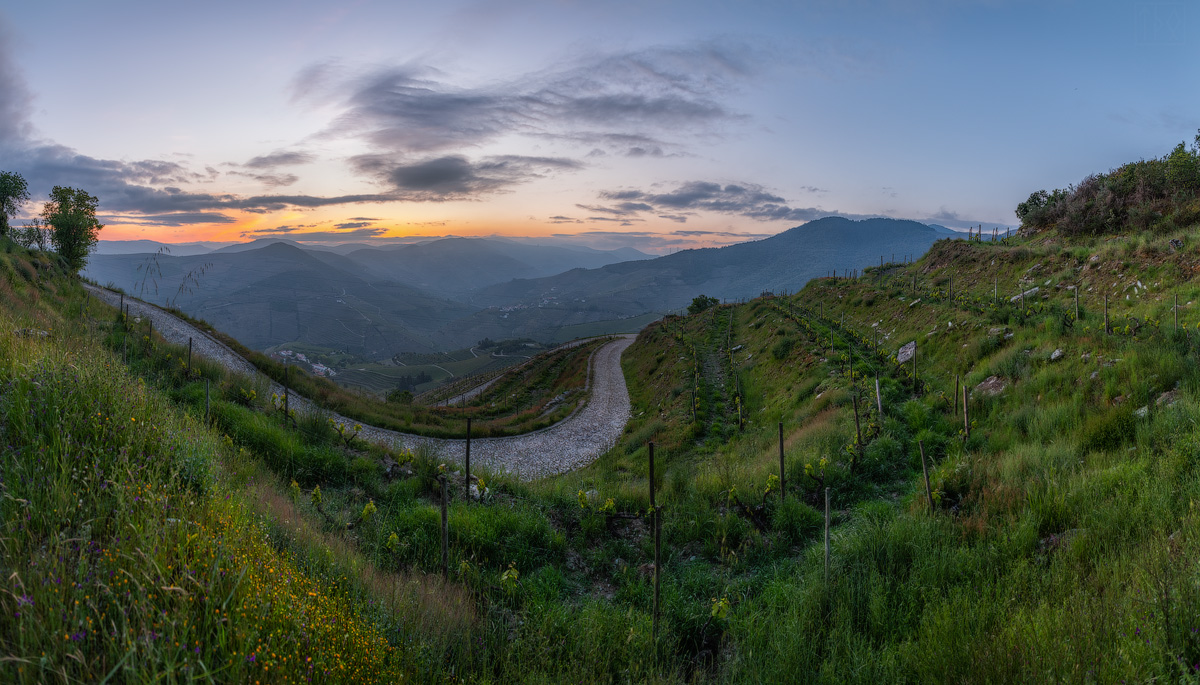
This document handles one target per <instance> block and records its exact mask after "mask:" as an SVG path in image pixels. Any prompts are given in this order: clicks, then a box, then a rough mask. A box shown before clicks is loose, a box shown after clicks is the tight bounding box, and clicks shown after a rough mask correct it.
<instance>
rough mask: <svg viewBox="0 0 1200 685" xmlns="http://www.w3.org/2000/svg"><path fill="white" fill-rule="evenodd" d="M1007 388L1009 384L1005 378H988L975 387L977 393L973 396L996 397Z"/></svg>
mask: <svg viewBox="0 0 1200 685" xmlns="http://www.w3.org/2000/svg"><path fill="white" fill-rule="evenodd" d="M1007 387H1008V383H1007V382H1006V381H1005V380H1004V379H1003V378H1000V377H999V376H988V377H987V378H986V379H985V380H984V381H983V382H982V383H980V384H979V385H977V386H975V391H974V392H973V393H972V394H974V395H985V396H988V397H995V396H996V395H999V394H1000V393H1002V392H1004V389H1005V388H1007Z"/></svg>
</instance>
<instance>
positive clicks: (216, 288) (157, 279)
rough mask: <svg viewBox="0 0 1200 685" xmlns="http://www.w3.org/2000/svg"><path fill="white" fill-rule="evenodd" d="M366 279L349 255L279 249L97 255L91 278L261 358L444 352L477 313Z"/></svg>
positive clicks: (290, 247)
mask: <svg viewBox="0 0 1200 685" xmlns="http://www.w3.org/2000/svg"><path fill="white" fill-rule="evenodd" d="M139 267H140V270H139ZM360 272H361V267H359V266H358V265H357V264H355V263H354V262H351V261H349V260H347V259H346V258H345V257H343V256H341V255H337V254H334V253H331V252H316V251H306V250H303V249H301V248H299V247H296V246H294V245H288V244H285V243H282V242H274V243H272V244H269V245H266V246H264V247H259V248H258V249H251V250H244V251H240V252H223V251H217V252H213V253H210V254H206V255H198V256H189V257H167V256H157V257H154V256H151V255H93V256H92V258H91V259H90V260H89V262H88V266H87V269H86V270H85V272H84V275H85V276H87V277H89V278H91V279H93V280H95V281H96V282H97V283H100V284H109V283H113V284H115V285H117V286H120V287H121V288H123V289H124V290H126V291H127V292H129V293H132V294H134V295H138V296H140V297H143V298H144V299H147V300H149V301H151V302H157V303H160V304H166V303H168V302H169V303H171V304H173V305H174V306H177V307H179V308H180V309H182V310H183V311H185V312H188V313H189V314H192V315H194V316H198V317H200V318H203V319H205V320H207V321H208V322H210V323H211V324H213V325H214V326H216V327H217V328H218V329H220V330H222V331H224V332H226V333H229V334H230V335H232V336H234V337H236V338H237V339H238V340H240V341H241V342H243V343H244V344H246V345H247V346H249V347H252V348H256V349H262V348H265V347H269V346H272V345H277V344H280V343H283V342H294V341H299V342H308V343H312V344H315V345H321V346H324V347H329V348H332V349H339V350H346V351H347V352H349V353H352V354H357V355H361V356H363V357H365V358H371V359H375V358H387V357H391V356H392V355H393V354H396V353H398V352H432V351H438V350H441V349H444V348H446V347H447V346H451V345H453V343H454V341H446V340H443V339H441V337H440V334H439V333H438V332H437V331H438V330H439V329H442V328H445V327H447V325H448V324H450V323H451V322H453V321H455V320H458V319H462V318H466V317H468V316H470V315H471V314H472V313H473V311H474V308H471V307H467V306H464V305H461V304H458V303H455V302H451V301H449V300H445V299H442V298H438V297H436V296H434V295H431V294H429V293H426V292H423V291H421V290H419V289H417V288H413V287H410V286H407V285H404V284H402V283H397V282H384V281H381V280H378V279H367V278H363V277H362V276H360ZM188 274H192V278H189V277H188Z"/></svg>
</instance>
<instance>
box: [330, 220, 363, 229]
mask: <svg viewBox="0 0 1200 685" xmlns="http://www.w3.org/2000/svg"><path fill="white" fill-rule="evenodd" d="M370 225H371V222H370V221H347V222H345V223H341V224H335V225H334V228H336V229H339V230H347V229H351V228H363V227H365V226H370Z"/></svg>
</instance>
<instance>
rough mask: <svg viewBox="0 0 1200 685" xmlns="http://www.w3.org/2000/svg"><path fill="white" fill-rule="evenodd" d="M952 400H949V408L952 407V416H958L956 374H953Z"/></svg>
mask: <svg viewBox="0 0 1200 685" xmlns="http://www.w3.org/2000/svg"><path fill="white" fill-rule="evenodd" d="M951 397H953V398H954V399H952V400H950V406H952V407H954V415H955V416H958V401H957V400H958V374H957V373H956V374H954V394H953V395H951Z"/></svg>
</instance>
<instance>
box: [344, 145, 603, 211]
mask: <svg viewBox="0 0 1200 685" xmlns="http://www.w3.org/2000/svg"><path fill="white" fill-rule="evenodd" d="M352 163H353V164H354V166H355V167H356V168H357V169H358V170H359V171H362V172H364V173H368V174H372V175H374V176H376V177H377V178H378V179H379V180H381V181H383V182H384V183H386V184H387V185H388V186H390V187H391V189H392V194H393V197H394V198H395V199H397V200H407V201H411V202H441V201H444V200H454V199H470V198H474V197H476V196H479V195H485V194H489V193H496V192H501V191H504V190H506V189H508V188H510V187H511V186H514V185H519V184H521V183H524V182H526V181H529V180H531V179H535V178H542V177H545V176H548V175H550V174H553V173H556V172H559V171H573V170H576V169H581V168H583V165H582V164H580V163H579V162H576V161H574V160H571V159H565V158H561V157H526V156H521V155H496V156H491V157H483V158H481V159H479V160H475V161H472V160H470V159H468V158H466V157H464V156H462V155H446V156H443V157H433V158H429V159H424V160H420V161H416V162H407V163H406V162H402V161H397V160H395V159H392V158H390V157H388V156H386V155H361V156H359V157H356V158H354V159H353V160H352Z"/></svg>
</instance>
